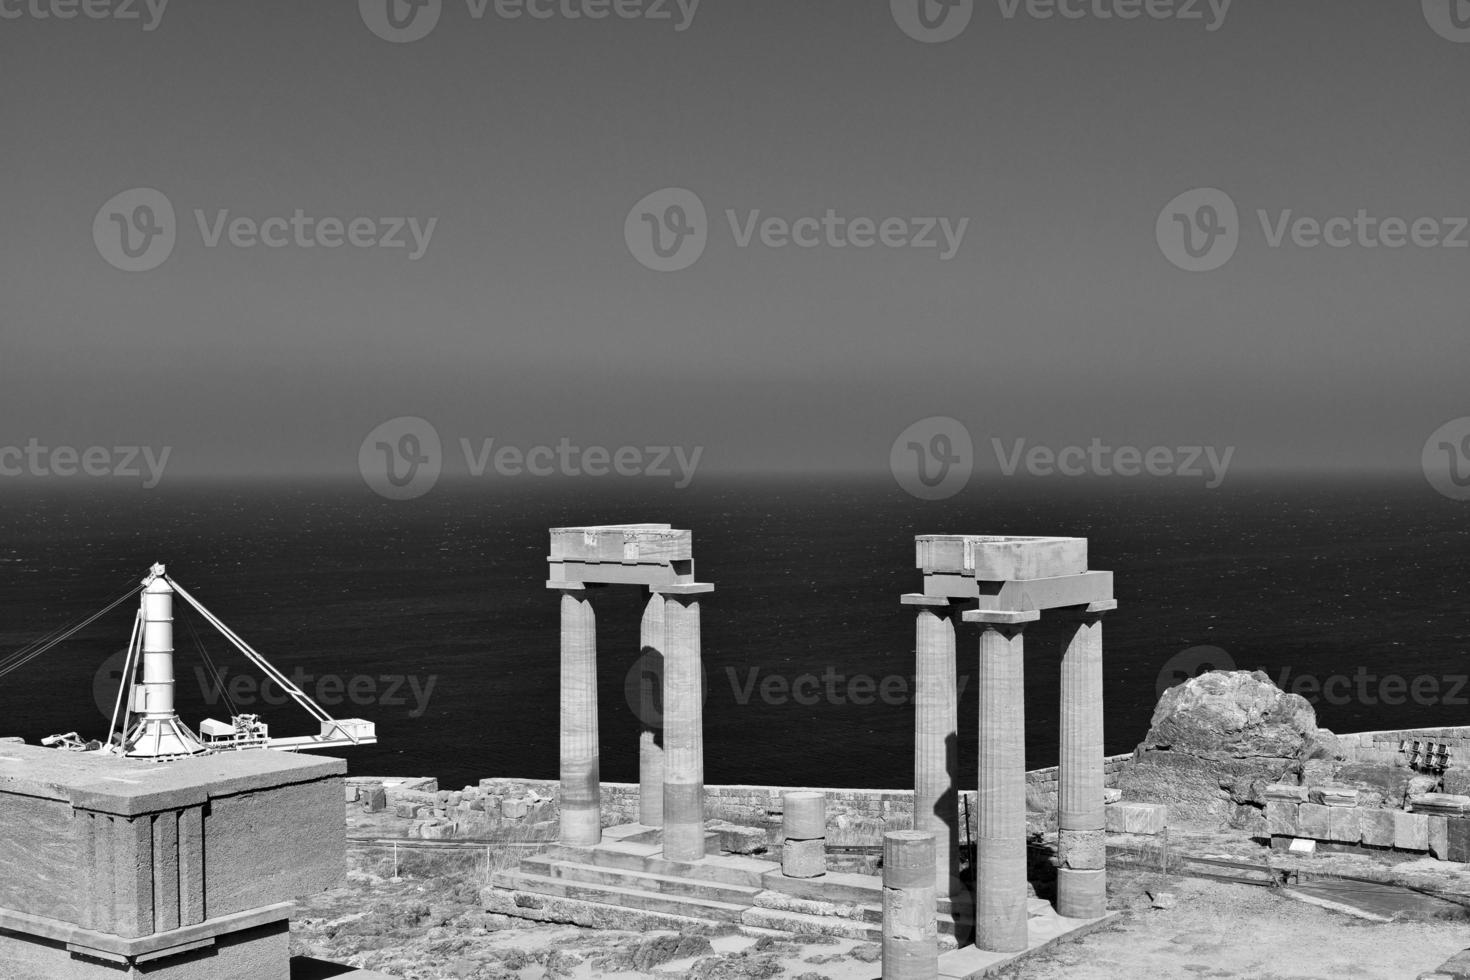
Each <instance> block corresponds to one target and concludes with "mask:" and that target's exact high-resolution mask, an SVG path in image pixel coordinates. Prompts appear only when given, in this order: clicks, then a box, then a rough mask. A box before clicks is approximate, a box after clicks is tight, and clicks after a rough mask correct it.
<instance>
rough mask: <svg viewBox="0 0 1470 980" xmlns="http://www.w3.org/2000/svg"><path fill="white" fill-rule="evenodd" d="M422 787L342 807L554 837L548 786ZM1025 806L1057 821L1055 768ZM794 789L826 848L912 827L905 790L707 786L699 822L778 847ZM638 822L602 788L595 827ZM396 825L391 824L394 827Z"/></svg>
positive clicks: (354, 799)
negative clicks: (373, 804) (818, 803)
mask: <svg viewBox="0 0 1470 980" xmlns="http://www.w3.org/2000/svg"><path fill="white" fill-rule="evenodd" d="M1132 758H1133V757H1132V756H1131V755H1119V756H1113V757H1111V758H1109V759H1108V760H1107V763H1106V766H1107V779H1106V784H1107V785H1108V786H1116V785H1117V782H1118V778H1119V776H1120V774H1121V772H1122V770H1123V769H1124V767H1126V766H1127V765H1128V764H1129V763H1130V762H1131V760H1132ZM428 782H429V781H426V780H421V781H403V780H401V779H394V778H389V779H373V778H372V777H355V778H354V779H352V780H351V781H350V784H349V786H348V791H347V792H348V803H349V805H351V804H354V803H356V804H357V805H363V804H364V803H365V802H366V800H367V799H368V795H367V794H368V793H370V791H371V787H373V786H375V785H379V784H381V785H383V787H384V789H385V790H386V793H385V797H386V806H387V810H388V811H389V812H391V813H393V814H394V815H396V816H397V817H398V818H399V819H400V820H402V821H403V823H402V824H401V825H399V826H397V827H396V828H395V832H385V834H384V836H404V837H424V838H429V839H452V838H466V837H469V838H491V837H503V836H520V837H527V838H534V837H543V836H544V837H548V839H549V838H551V837H555V835H556V821H557V818H558V812H557V804H556V800H557V795H558V790H559V784H558V782H557V781H556V780H554V779H513V778H490V779H482V780H480V783H479V785H478V786H466V787H465V788H464V789H462V790H453V791H450V790H439V789H438V788H437V786H435V787H434V788H432V789H431V788H429V787H428V785H427V783H428ZM1026 784H1027V787H1026V799H1027V809H1028V810H1029V811H1030V816H1031V819H1032V821H1033V823H1035V824H1036V825H1038V826H1046V825H1048V824H1050V825H1052V826H1054V825H1055V822H1056V805H1057V769H1056V768H1055V767H1052V768H1049V769H1038V770H1035V771H1033V772H1030V773H1027V775H1026ZM793 789H810V790H816V791H818V792H822V793H825V794H826V796H827V829H828V836H827V841H828V843H829V844H833V845H838V846H841V845H859V844H865V845H879V844H881V843H882V841H883V833H884V832H885V831H887V830H903V829H907V828H909V827H911V826H912V825H913V806H914V804H913V796H914V794H913V792H912V791H910V790H879V789H840V788H827V787H805V786H706V787H705V816H706V818H707V819H708V820H711V821H725V822H728V823H732V824H738V825H740V826H746V827H761V828H764V829H766V830H767V832H768V834H769V835H770V840H771V842H772V843H773V844H775V843H777V842H778V841H779V837H778V836H777V835H778V834H779V830H780V825H781V794H782V793H784V792H787V791H790V790H793ZM960 813H961V815H965V814H968V815H969V819H970V822H971V826H972V827H973V824H974V820H975V814H976V807H975V793H974V791H963V792H961V793H960ZM637 821H638V786H637V784H635V783H603V784H602V823H603V826H605V827H612V826H618V825H620V824H630V823H637ZM395 823H396V822H395Z"/></svg>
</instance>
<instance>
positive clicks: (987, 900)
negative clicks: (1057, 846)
mask: <svg viewBox="0 0 1470 980" xmlns="http://www.w3.org/2000/svg"><path fill="white" fill-rule="evenodd" d="M1022 629H1023V626H1022V625H1021V624H1019V623H995V622H988V623H985V625H984V632H983V633H982V634H981V636H980V752H979V755H980V793H979V798H978V800H977V804H978V806H977V809H978V815H979V821H978V823H979V827H978V832H977V834H976V849H975V851H976V852H975V857H976V868H977V870H976V896H975V945H976V946H979V947H980V948H981V949H987V950H991V951H994V952H998V953H1014V952H1019V951H1021V950H1024V949H1025V948H1026V946H1027V932H1026V899H1027V892H1026V700H1025V699H1026V685H1025V664H1024V661H1025V654H1024V650H1025V648H1024V645H1023V641H1022V636H1021V633H1022Z"/></svg>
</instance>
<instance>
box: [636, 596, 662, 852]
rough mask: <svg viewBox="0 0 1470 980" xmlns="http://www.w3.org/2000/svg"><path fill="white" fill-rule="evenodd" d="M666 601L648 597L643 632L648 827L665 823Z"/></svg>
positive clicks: (644, 815) (642, 789)
mask: <svg viewBox="0 0 1470 980" xmlns="http://www.w3.org/2000/svg"><path fill="white" fill-rule="evenodd" d="M664 601H665V600H664V597H663V596H661V595H659V594H658V593H657V592H655V593H653V594H652V595H650V596H649V597H648V605H647V606H645V607H644V609H643V624H642V627H641V629H640V631H639V632H640V642H639V646H640V647H641V648H642V649H641V650H640V651H639V654H638V664H639V666H638V669H639V671H640V672H641V676H640V677H639V678H638V697H639V705H638V718H639V720H640V721H641V722H642V725H643V729H642V731H641V732H640V733H639V735H638V822H639V823H641V824H642V825H643V826H645V827H662V826H663V825H664V747H663V744H662V743H661V741H660V739H661V737H662V735H663V723H662V718H663V710H664V709H663V705H664V696H663V683H664V670H663V657H664Z"/></svg>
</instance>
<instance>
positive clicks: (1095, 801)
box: [1057, 602, 1116, 919]
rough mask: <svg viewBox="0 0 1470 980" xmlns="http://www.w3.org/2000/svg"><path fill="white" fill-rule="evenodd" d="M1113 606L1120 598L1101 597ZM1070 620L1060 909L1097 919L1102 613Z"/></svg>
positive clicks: (1102, 896) (1065, 649)
mask: <svg viewBox="0 0 1470 980" xmlns="http://www.w3.org/2000/svg"><path fill="white" fill-rule="evenodd" d="M1104 605H1106V607H1108V608H1111V607H1112V606H1115V605H1116V603H1112V602H1109V603H1107V604H1102V603H1099V604H1097V606H1104ZM1103 611H1104V610H1103V609H1099V608H1095V607H1090V608H1088V609H1085V610H1079V611H1077V613H1076V615H1074V616H1072V617H1070V619H1069V622H1068V627H1067V629H1068V634H1067V637H1066V639H1065V640H1064V641H1063V645H1062V696H1061V759H1060V767H1059V770H1058V773H1057V823H1058V834H1057V858H1058V867H1057V914H1059V915H1064V916H1067V917H1068V918H1073V919H1095V918H1098V917H1099V916H1101V915H1104V914H1105V913H1106V912H1107V871H1106V866H1107V841H1106V833H1105V829H1104V818H1103V781H1104V777H1105V773H1104V769H1103V765H1104V763H1103V691H1102V613H1103Z"/></svg>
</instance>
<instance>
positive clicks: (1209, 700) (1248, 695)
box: [1120, 671, 1342, 831]
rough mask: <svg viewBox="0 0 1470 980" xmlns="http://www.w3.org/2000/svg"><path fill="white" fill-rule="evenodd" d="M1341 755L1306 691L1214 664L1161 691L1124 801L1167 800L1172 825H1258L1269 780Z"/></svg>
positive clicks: (1127, 778) (1125, 779) (1328, 763)
mask: <svg viewBox="0 0 1470 980" xmlns="http://www.w3.org/2000/svg"><path fill="white" fill-rule="evenodd" d="M1341 758H1342V752H1341V750H1340V747H1339V746H1338V744H1337V736H1335V735H1333V734H1332V732H1330V731H1328V730H1326V729H1325V728H1318V727H1317V713H1316V711H1315V710H1313V708H1312V705H1311V704H1310V703H1309V702H1308V701H1307V700H1306V699H1305V698H1303V697H1301V696H1300V695H1296V694H1287V693H1286V692H1284V691H1282V690H1281V689H1280V688H1278V687H1277V686H1276V685H1275V684H1273V683H1272V682H1271V679H1270V678H1269V677H1267V676H1266V675H1265V674H1264V673H1261V672H1259V671H1256V672H1248V671H1211V672H1209V673H1207V674H1202V675H1200V676H1199V677H1196V678H1193V679H1191V680H1188V681H1186V682H1184V683H1183V684H1180V685H1178V686H1176V687H1171V688H1170V689H1169V690H1167V691H1165V692H1164V695H1163V697H1161V698H1160V699H1159V703H1158V706H1157V707H1156V708H1155V709H1154V715H1153V721H1152V724H1151V727H1150V728H1149V733H1148V737H1147V738H1145V739H1144V740H1143V742H1142V743H1140V744H1139V746H1138V748H1137V750H1136V751H1135V761H1134V764H1133V765H1131V766H1129V767H1127V768H1126V769H1125V770H1124V772H1123V774H1122V776H1121V780H1120V786H1121V788H1122V790H1123V795H1124V798H1125V799H1129V800H1136V801H1140V802H1147V803H1162V804H1165V805H1166V806H1168V808H1169V818H1170V822H1171V823H1174V824H1199V823H1208V824H1212V825H1218V824H1220V823H1222V822H1223V823H1229V824H1230V825H1231V826H1234V827H1238V828H1241V829H1244V830H1250V831H1260V830H1263V829H1264V827H1265V820H1264V816H1263V812H1262V811H1263V808H1264V806H1265V796H1264V789H1265V787H1266V786H1268V785H1270V784H1271V783H1279V782H1289V783H1296V782H1298V781H1300V779H1301V776H1302V773H1303V772H1304V771H1312V770H1314V769H1317V768H1321V767H1325V768H1327V769H1331V768H1332V767H1333V765H1334V764H1335V763H1336V761H1337V760H1339V759H1341Z"/></svg>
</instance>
